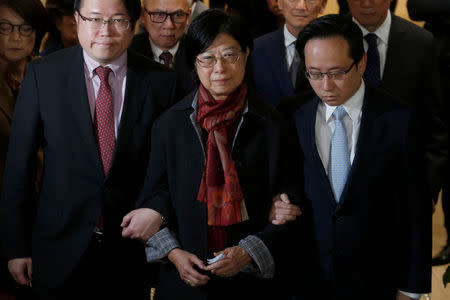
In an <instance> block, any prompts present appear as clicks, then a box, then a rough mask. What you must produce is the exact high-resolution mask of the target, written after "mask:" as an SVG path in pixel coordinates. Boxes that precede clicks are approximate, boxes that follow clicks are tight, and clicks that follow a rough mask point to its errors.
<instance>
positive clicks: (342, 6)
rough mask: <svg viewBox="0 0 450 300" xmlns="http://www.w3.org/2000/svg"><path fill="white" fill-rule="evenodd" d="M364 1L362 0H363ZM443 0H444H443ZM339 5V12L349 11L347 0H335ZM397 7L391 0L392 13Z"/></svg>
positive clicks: (346, 12) (395, 2) (345, 12)
mask: <svg viewBox="0 0 450 300" xmlns="http://www.w3.org/2000/svg"><path fill="white" fill-rule="evenodd" d="M363 1H364V0H363ZM444 1H445V0H444ZM337 2H338V5H339V14H341V15H346V14H348V13H349V9H348V3H347V0H337ZM396 7H397V0H392V1H391V5H390V6H389V9H390V10H391V12H392V13H394V12H395V8H396Z"/></svg>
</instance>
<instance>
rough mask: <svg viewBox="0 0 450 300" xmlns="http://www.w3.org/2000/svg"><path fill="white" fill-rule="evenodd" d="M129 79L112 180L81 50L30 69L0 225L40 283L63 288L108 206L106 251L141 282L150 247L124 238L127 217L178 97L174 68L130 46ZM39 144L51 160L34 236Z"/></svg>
mask: <svg viewBox="0 0 450 300" xmlns="http://www.w3.org/2000/svg"><path fill="white" fill-rule="evenodd" d="M126 80H127V82H126V91H125V98H124V103H123V110H122V116H121V120H120V125H119V129H118V136H117V139H116V148H115V152H114V158H113V162H112V166H111V169H110V172H109V174H108V175H107V176H106V177H105V175H104V173H103V169H102V164H101V159H100V155H99V152H98V148H97V142H96V138H95V133H94V127H93V122H92V118H91V112H90V108H89V102H88V96H87V92H86V84H85V75H84V67H83V52H82V49H81V47H80V46H75V47H72V48H68V49H64V50H61V51H59V52H57V53H54V54H52V55H49V56H47V57H45V58H43V59H38V60H35V61H32V62H31V63H30V64H29V66H28V67H27V73H26V75H25V78H24V81H23V85H22V89H21V91H20V94H19V97H18V100H17V104H16V108H15V112H14V119H13V123H12V128H11V138H10V142H9V150H8V157H7V161H6V167H5V176H4V181H3V195H2V199H1V201H0V214H1V217H0V220H1V224H0V225H1V226H0V229H1V233H2V238H3V241H4V246H5V255H6V256H7V258H8V259H12V258H20V257H30V256H31V257H32V259H33V281H34V282H35V283H36V282H37V283H39V284H40V285H43V286H46V287H49V288H51V287H56V286H58V285H59V284H61V283H62V282H63V281H64V280H65V279H66V278H67V277H68V276H69V274H70V273H71V272H72V270H74V268H76V266H77V264H78V262H79V261H80V257H81V256H82V254H83V253H84V252H85V250H86V249H87V247H88V244H89V241H90V238H91V236H92V235H93V231H94V228H95V226H96V224H97V220H98V219H99V216H100V213H101V211H102V212H103V219H104V226H105V232H104V235H105V237H107V238H108V239H109V240H110V241H111V244H110V246H111V247H108V248H107V249H109V250H110V251H112V252H113V253H116V255H114V256H115V257H116V258H115V259H114V261H111V263H112V264H114V265H115V266H119V265H120V266H122V267H126V268H130V269H129V272H130V273H127V274H126V276H132V277H130V278H135V279H136V280H142V276H143V275H142V274H143V273H142V272H141V271H142V268H143V266H145V253H144V249H143V245H140V243H139V242H137V241H134V240H128V239H123V238H122V237H121V227H120V224H121V221H122V218H123V216H124V215H125V214H127V213H128V212H129V211H131V210H133V209H134V208H135V205H136V199H137V196H138V193H139V190H140V189H141V186H142V184H143V181H144V176H145V173H146V166H147V161H148V158H149V153H150V129H151V126H152V124H153V121H154V119H155V118H156V117H157V116H158V115H159V114H160V113H161V112H162V111H163V110H164V109H165V108H167V107H168V106H169V105H170V104H171V103H173V100H172V99H173V93H174V90H175V87H174V86H175V80H176V74H175V73H174V72H171V71H169V70H167V69H166V68H164V67H163V66H161V65H160V64H157V63H155V62H152V61H150V60H148V59H146V58H144V57H142V56H140V55H137V54H133V53H132V52H130V51H129V52H128V65H127V79H126ZM39 145H41V146H42V148H43V152H44V161H45V163H44V171H43V178H42V186H41V189H40V195H39V199H38V202H37V209H36V212H35V215H36V216H35V222H34V225H33V227H32V228H31V230H32V241H31V243H30V239H29V238H28V235H29V231H30V229H29V228H27V223H28V221H29V220H27V219H26V218H25V215H26V213H27V212H28V211H29V210H30V209H31V208H32V206H33V201H32V194H33V192H34V182H35V178H34V177H35V175H34V174H35V173H34V172H33V169H34V168H35V165H36V158H35V157H36V155H35V154H36V151H37V148H38V146H39ZM114 251H117V252H114ZM105 253H106V251H105ZM108 253H109V252H108ZM135 276H136V277H135ZM140 277H141V278H140Z"/></svg>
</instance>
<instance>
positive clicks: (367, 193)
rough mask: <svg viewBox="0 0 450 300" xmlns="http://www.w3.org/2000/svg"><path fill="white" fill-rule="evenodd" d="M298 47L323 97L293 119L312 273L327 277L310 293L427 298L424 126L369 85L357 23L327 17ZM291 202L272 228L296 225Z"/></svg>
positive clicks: (353, 299)
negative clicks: (307, 206)
mask: <svg viewBox="0 0 450 300" xmlns="http://www.w3.org/2000/svg"><path fill="white" fill-rule="evenodd" d="M299 39H300V40H299V42H298V46H299V49H304V52H302V53H300V54H301V57H302V58H304V62H305V68H306V76H307V78H308V79H309V82H310V83H311V86H312V88H313V89H314V91H315V93H316V94H317V96H316V97H315V98H313V99H311V100H310V101H309V102H307V103H306V104H304V105H303V106H302V107H301V108H300V109H299V110H297V111H296V112H295V113H294V120H295V125H296V129H297V134H298V138H299V141H300V146H301V151H300V152H299V155H300V156H301V157H302V158H303V159H302V160H303V172H304V179H303V182H302V185H303V188H304V194H305V199H306V201H307V202H308V203H309V204H310V208H311V217H312V218H311V219H312V221H311V226H312V229H311V230H312V232H313V235H314V241H315V245H314V247H315V250H316V258H317V266H316V272H311V274H320V276H319V277H318V278H317V281H316V282H315V284H312V285H310V287H315V288H316V293H317V294H316V296H317V299H321V298H320V297H323V299H345V300H360V299H373V300H375V299H376V300H379V299H386V300H388V299H396V300H400V299H417V298H420V294H421V293H427V292H429V291H430V289H431V265H430V257H431V205H430V202H429V192H428V188H427V184H426V179H425V166H424V157H425V156H424V154H423V151H424V149H423V148H424V146H423V144H424V141H423V138H422V136H421V132H420V131H421V128H420V124H419V123H418V118H417V116H416V114H415V112H413V111H412V110H411V109H410V108H409V107H408V106H407V105H406V104H403V103H402V102H400V101H397V100H395V99H394V98H393V97H392V96H390V95H388V94H387V93H386V92H384V91H382V90H378V89H374V88H371V87H369V86H368V85H367V84H366V83H365V82H364V81H363V80H362V76H363V74H364V71H365V68H366V54H365V53H364V48H363V36H362V34H361V30H360V29H359V28H358V26H357V25H356V24H355V23H353V22H352V21H351V20H349V19H348V18H345V17H342V16H339V15H328V16H324V17H322V18H319V19H317V20H315V21H312V22H311V23H310V24H309V25H308V26H307V27H306V28H305V29H304V30H303V31H302V35H301V37H300V38H299ZM419 113H420V112H419ZM288 202H289V201H288V200H285V202H283V203H281V204H283V205H278V206H277V205H275V207H276V208H275V213H274V214H272V215H273V216H275V217H273V219H274V220H273V222H275V223H280V222H284V221H286V220H288V219H292V216H289V215H290V213H289V210H290V209H291V208H293V207H294V206H292V205H290V204H288ZM279 204H280V203H279ZM307 213H308V211H306V210H305V211H304V214H307ZM314 259H315V258H310V259H309V261H310V263H311V261H313V260H314ZM311 265H314V264H313V263H311ZM299 268H300V270H301V268H302V266H299ZM317 270H319V271H318V272H317ZM302 293H303V292H302V291H299V293H298V295H302ZM321 293H323V295H322V294H321Z"/></svg>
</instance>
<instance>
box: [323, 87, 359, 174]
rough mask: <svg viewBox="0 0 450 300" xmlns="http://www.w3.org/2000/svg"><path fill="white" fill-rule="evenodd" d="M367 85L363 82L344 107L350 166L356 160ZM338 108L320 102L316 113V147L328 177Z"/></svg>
mask: <svg viewBox="0 0 450 300" xmlns="http://www.w3.org/2000/svg"><path fill="white" fill-rule="evenodd" d="M364 91H365V84H364V81H362V80H361V86H360V87H359V89H358V91H356V93H355V94H354V95H353V96H352V97H351V98H350V99H348V100H347V102H345V103H344V104H342V106H343V107H344V109H345V111H346V112H347V115H346V116H345V117H344V120H343V121H344V126H345V129H346V131H347V141H348V150H349V153H350V164H353V159H354V158H355V151H356V144H357V142H358V135H359V127H360V125H361V115H362V105H363V100H364ZM335 109H336V106H329V105H328V104H326V103H324V102H322V101H321V102H320V103H319V105H318V107H317V112H316V125H315V126H316V127H315V133H316V146H317V150H318V152H319V156H320V159H321V160H322V164H323V167H324V168H325V172H326V173H327V175H328V160H329V158H330V145H331V138H332V136H333V132H334V129H335V125H334V117H333V112H334V110H335Z"/></svg>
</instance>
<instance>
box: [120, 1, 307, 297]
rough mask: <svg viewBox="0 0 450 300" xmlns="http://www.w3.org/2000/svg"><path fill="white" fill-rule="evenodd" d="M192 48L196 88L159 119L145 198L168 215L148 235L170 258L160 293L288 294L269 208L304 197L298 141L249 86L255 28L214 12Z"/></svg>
mask: <svg viewBox="0 0 450 300" xmlns="http://www.w3.org/2000/svg"><path fill="white" fill-rule="evenodd" d="M186 46H187V47H186V49H188V51H187V57H188V61H189V63H190V65H191V66H192V67H193V68H195V70H196V74H197V75H198V79H199V81H198V88H197V90H196V91H195V92H193V93H191V94H190V95H188V96H186V97H185V98H184V99H183V100H181V101H180V102H178V103H177V104H175V105H174V106H173V107H172V108H170V109H169V110H168V111H166V112H165V113H164V114H163V115H162V116H161V117H160V118H158V120H157V121H156V122H155V124H154V126H153V129H152V145H154V148H153V149H152V152H151V153H150V162H149V168H148V174H147V179H146V183H145V185H144V188H143V190H142V191H141V195H140V200H139V201H140V202H142V203H145V205H144V206H146V207H148V206H149V207H151V208H152V209H154V210H156V211H158V212H159V213H160V214H161V215H162V216H163V217H164V219H165V220H166V221H167V225H166V226H167V227H164V228H162V229H161V230H160V231H159V232H158V233H156V234H155V235H154V236H152V237H151V238H150V239H149V240H147V239H145V238H144V239H141V240H142V241H143V242H146V245H147V259H148V260H149V261H156V260H161V259H164V260H166V259H167V258H168V260H169V263H166V264H161V266H160V278H159V285H158V286H157V288H156V297H157V298H158V299H192V300H201V299H281V298H280V297H282V295H283V292H282V291H279V290H278V289H277V288H276V287H275V283H274V281H273V280H272V277H273V276H274V272H275V270H277V271H279V269H280V266H279V265H278V264H277V259H278V258H279V257H280V256H285V255H284V254H283V253H284V250H285V249H286V247H287V243H286V242H285V243H283V241H286V239H283V237H284V238H288V237H289V236H288V235H287V234H286V233H287V229H288V228H286V226H275V225H271V224H270V223H269V222H268V214H269V210H270V207H271V204H272V199H273V198H275V199H277V198H280V197H286V194H281V193H289V194H290V195H292V197H294V198H295V195H297V193H296V189H297V188H298V184H297V183H298V181H299V177H298V176H297V175H296V173H295V172H297V169H296V168H295V167H294V165H295V161H296V160H295V157H294V156H293V154H294V153H293V152H292V151H291V149H292V148H291V147H290V146H291V144H290V141H293V140H295V139H294V138H291V137H290V136H289V134H288V133H289V132H290V131H289V130H287V129H286V127H285V124H284V122H283V120H282V117H281V115H280V114H279V113H277V111H275V110H274V109H273V108H272V107H270V105H268V104H267V103H266V102H264V101H263V100H260V99H259V97H258V95H257V94H255V92H254V90H253V89H252V87H251V80H250V78H249V75H248V73H247V69H248V65H247V64H248V59H249V55H250V52H251V49H252V36H251V34H250V32H249V30H248V27H247V26H245V23H244V20H243V19H242V18H240V17H239V16H231V15H228V14H226V13H225V12H223V11H221V10H214V9H212V10H207V11H205V12H203V13H202V14H201V15H200V16H198V17H197V18H196V19H195V20H194V21H193V22H192V23H191V25H190V26H189V29H188V31H187V35H186ZM291 171H293V172H291ZM280 194H281V195H280ZM134 214H135V212H131V213H130V214H129V215H127V216H125V218H124V223H125V224H126V223H128V222H130V221H133V220H135V216H134ZM143 232H144V234H142V233H140V232H136V233H135V235H134V237H136V236H139V235H143V236H148V235H147V234H145V230H144V231H143ZM131 237H133V236H131ZM222 255H223V257H222V258H223V259H221V260H219V261H217V262H214V263H212V264H209V265H207V264H206V259H207V258H213V257H216V258H220V257H221V256H222Z"/></svg>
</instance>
